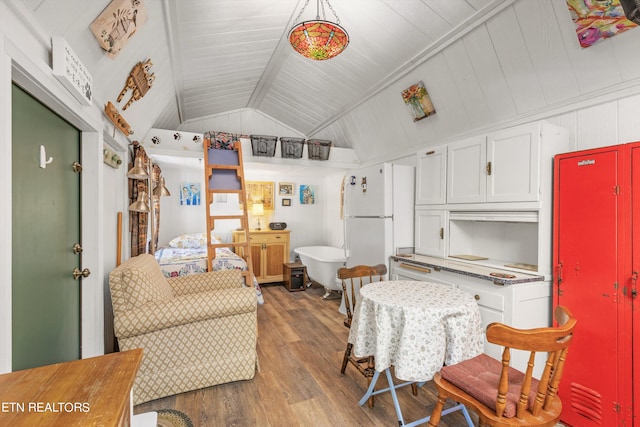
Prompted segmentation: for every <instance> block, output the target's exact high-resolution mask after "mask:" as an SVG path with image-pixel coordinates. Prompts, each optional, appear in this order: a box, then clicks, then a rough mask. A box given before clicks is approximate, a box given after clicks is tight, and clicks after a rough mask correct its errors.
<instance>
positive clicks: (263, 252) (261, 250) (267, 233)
mask: <svg viewBox="0 0 640 427" xmlns="http://www.w3.org/2000/svg"><path fill="white" fill-rule="evenodd" d="M290 233H291V232H290V231H289V230H261V231H257V230H253V231H250V232H249V240H250V242H249V243H250V249H251V262H252V263H253V274H254V275H255V276H256V279H257V280H258V283H261V284H262V283H271V282H282V281H283V280H284V275H283V269H282V265H283V263H285V262H289V234H290ZM232 235H233V241H234V243H235V242H243V241H244V231H234V232H233V233H232ZM238 249H240V250H242V248H236V250H238ZM239 255H241V254H239Z"/></svg>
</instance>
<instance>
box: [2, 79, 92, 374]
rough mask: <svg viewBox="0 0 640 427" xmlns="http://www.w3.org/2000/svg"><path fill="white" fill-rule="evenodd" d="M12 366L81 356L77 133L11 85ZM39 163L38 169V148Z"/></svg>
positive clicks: (59, 360)
mask: <svg viewBox="0 0 640 427" xmlns="http://www.w3.org/2000/svg"><path fill="white" fill-rule="evenodd" d="M12 97H13V100H12V208H13V216H12V221H13V227H12V233H13V239H12V240H13V242H12V260H13V262H12V313H13V324H12V325H13V331H12V349H13V351H12V360H13V366H12V368H13V370H14V371H16V370H20V369H27V368H32V367H36V366H43V365H49V364H52V363H58V362H63V361H68V360H74V359H79V358H80V281H79V280H78V281H76V280H74V278H73V275H72V272H73V269H74V268H75V267H79V266H80V265H81V259H80V255H79V254H76V253H75V252H74V245H75V244H76V243H80V174H79V173H76V172H75V171H74V169H73V167H72V165H73V163H74V162H79V161H80V132H79V131H78V130H77V129H76V128H74V127H73V126H71V125H70V124H69V123H67V122H66V121H65V120H63V119H62V118H60V117H59V116H58V115H56V114H55V113H53V112H52V111H51V110H49V109H48V108H47V107H45V106H44V105H42V104H40V103H39V102H38V101H37V100H35V99H34V98H32V97H31V96H30V95H29V94H27V93H26V92H24V91H23V90H22V89H21V88H19V87H18V86H15V85H14V86H13V89H12ZM41 146H44V150H45V151H46V155H45V160H48V159H49V158H51V159H52V161H51V162H50V163H49V164H46V167H45V168H41V167H40V160H41V159H40V157H41V155H40V151H41Z"/></svg>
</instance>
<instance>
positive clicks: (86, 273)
mask: <svg viewBox="0 0 640 427" xmlns="http://www.w3.org/2000/svg"><path fill="white" fill-rule="evenodd" d="M90 274H91V271H90V270H89V269H88V268H85V269H84V270H80V269H79V268H78V267H76V268H74V269H73V280H78V279H79V278H80V276H82V277H89V275H90Z"/></svg>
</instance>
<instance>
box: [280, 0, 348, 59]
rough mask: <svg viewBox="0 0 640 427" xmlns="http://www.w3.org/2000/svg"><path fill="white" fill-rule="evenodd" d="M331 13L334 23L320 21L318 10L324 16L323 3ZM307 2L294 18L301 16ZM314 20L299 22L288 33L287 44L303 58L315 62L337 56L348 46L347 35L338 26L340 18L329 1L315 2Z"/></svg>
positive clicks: (320, 0) (319, 0)
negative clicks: (334, 19)
mask: <svg viewBox="0 0 640 427" xmlns="http://www.w3.org/2000/svg"><path fill="white" fill-rule="evenodd" d="M325 2H326V3H327V6H328V7H329V9H331V11H332V12H333V14H334V16H335V17H336V22H331V21H327V20H326V19H324V17H323V19H320V8H321V6H322V13H323V15H324V3H325ZM308 3H309V0H307V2H306V3H305V5H304V6H303V7H302V10H300V13H299V14H298V17H297V18H296V21H297V20H298V19H299V18H300V16H301V15H302V12H303V11H304V9H305V7H306V6H307V4H308ZM316 5H317V6H316V7H317V13H316V19H314V20H310V21H304V22H300V23H298V24H296V25H294V26H293V28H292V29H291V30H290V31H289V43H291V46H293V49H294V50H295V51H296V52H298V53H299V54H300V55H302V56H304V57H305V58H309V59H314V60H317V61H321V60H325V59H331V58H333V57H335V56H338V55H339V54H340V53H342V51H343V50H344V49H345V48H346V47H347V45H348V44H349V34H347V31H346V30H345V29H344V28H342V27H341V26H340V18H338V15H337V14H336V12H335V11H334V10H333V7H331V4H329V0H316Z"/></svg>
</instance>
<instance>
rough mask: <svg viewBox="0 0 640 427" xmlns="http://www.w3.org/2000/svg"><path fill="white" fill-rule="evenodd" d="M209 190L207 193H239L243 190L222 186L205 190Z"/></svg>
mask: <svg viewBox="0 0 640 427" xmlns="http://www.w3.org/2000/svg"><path fill="white" fill-rule="evenodd" d="M207 191H209V193H212V194H213V193H219V194H235V193H237V194H241V193H242V192H243V191H244V190H225V189H224V188H216V189H213V190H211V189H209V190H207Z"/></svg>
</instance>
